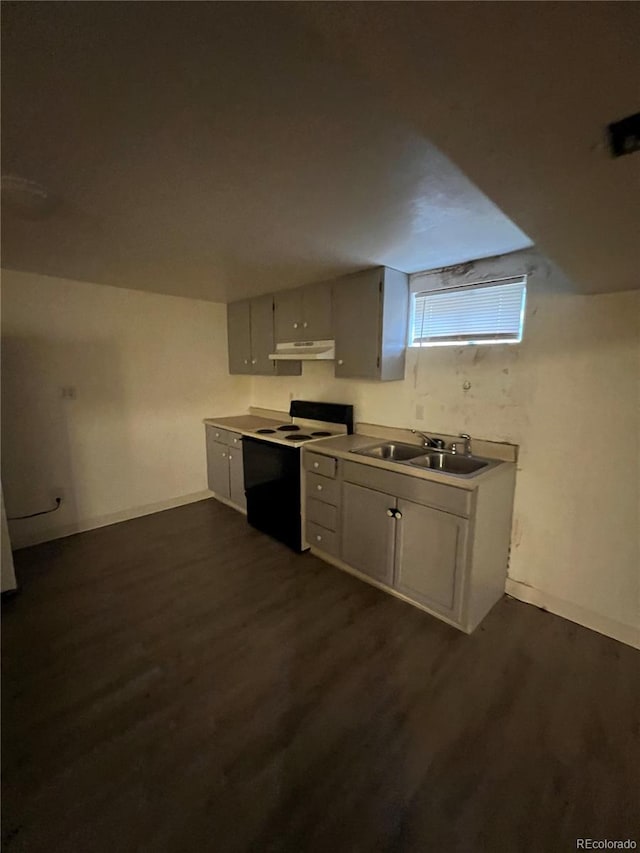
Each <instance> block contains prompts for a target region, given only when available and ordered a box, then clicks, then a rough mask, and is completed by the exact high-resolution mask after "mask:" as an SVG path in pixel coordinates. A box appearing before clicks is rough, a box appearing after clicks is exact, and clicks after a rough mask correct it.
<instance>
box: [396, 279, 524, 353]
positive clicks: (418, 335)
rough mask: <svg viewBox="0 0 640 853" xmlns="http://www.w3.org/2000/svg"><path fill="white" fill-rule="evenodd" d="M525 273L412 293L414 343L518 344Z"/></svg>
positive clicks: (521, 324) (412, 344) (428, 344)
mask: <svg viewBox="0 0 640 853" xmlns="http://www.w3.org/2000/svg"><path fill="white" fill-rule="evenodd" d="M526 293H527V279H526V276H521V277H518V278H510V279H504V280H502V281H493V282H490V283H487V284H474V285H465V286H462V287H456V288H451V289H447V290H436V291H429V292H423V293H415V294H414V295H413V304H412V312H411V329H410V340H411V346H444V345H446V344H449V345H452V344H499V343H518V342H519V341H521V340H522V328H523V324H524V308H525V300H526Z"/></svg>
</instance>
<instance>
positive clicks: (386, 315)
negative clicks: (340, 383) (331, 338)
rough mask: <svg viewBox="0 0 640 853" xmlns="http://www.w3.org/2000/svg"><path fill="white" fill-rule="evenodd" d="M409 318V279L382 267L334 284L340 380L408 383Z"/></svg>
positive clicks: (347, 277) (334, 316)
mask: <svg viewBox="0 0 640 853" xmlns="http://www.w3.org/2000/svg"><path fill="white" fill-rule="evenodd" d="M408 312H409V283H408V277H407V275H405V273H401V272H398V271H397V270H392V269H389V268H388V267H378V268H376V269H372V270H365V271H363V272H359V273H355V274H353V275H350V276H344V277H343V278H341V279H338V280H337V281H335V282H334V284H333V327H334V331H335V341H336V376H338V377H341V378H352V379H377V380H383V381H386V380H392V379H404V368H405V351H406V342H407V325H408Z"/></svg>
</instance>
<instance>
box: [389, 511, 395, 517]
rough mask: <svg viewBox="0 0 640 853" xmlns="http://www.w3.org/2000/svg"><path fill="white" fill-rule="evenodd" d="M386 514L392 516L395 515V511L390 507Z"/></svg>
mask: <svg viewBox="0 0 640 853" xmlns="http://www.w3.org/2000/svg"><path fill="white" fill-rule="evenodd" d="M387 515H388V516H389V518H394V517H395V513H394V511H393V510H392V509H388V510H387Z"/></svg>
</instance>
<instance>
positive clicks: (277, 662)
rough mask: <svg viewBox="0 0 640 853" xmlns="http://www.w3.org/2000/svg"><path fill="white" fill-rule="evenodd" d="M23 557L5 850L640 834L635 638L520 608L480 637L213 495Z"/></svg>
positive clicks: (9, 697) (7, 721) (11, 621)
mask: <svg viewBox="0 0 640 853" xmlns="http://www.w3.org/2000/svg"><path fill="white" fill-rule="evenodd" d="M16 566H17V572H18V578H19V581H20V583H21V588H22V591H21V593H20V594H19V595H18V596H17V597H16V598H14V599H13V600H10V601H8V602H5V603H4V604H3V631H2V633H3V692H2V704H3V766H4V774H3V838H4V843H3V849H4V851H6V853H20V851H33V853H41V851H42V853H45V851H46V853H56V852H57V851H64V853H102V851H105V853H107V851H108V853H120V851H122V852H123V853H133V851H143V853H164V851H166V853H174V851H175V853H178V851H180V853H182V852H183V851H184V853H187V852H188V853H196V851H198V853H200V851H216V853H232V851H251V853H263V851H295V853H307V851H314V853H315V851H319V852H320V851H321V852H322V853H325V851H327V852H328V851H334V853H342V852H343V851H345V853H347V852H348V853H368V851H389V853H391V851H421V853H422V851H436V852H437V853H457V851H460V853H475V851H505V852H506V851H508V853H516V851H541V853H549V852H550V851H564V850H567V851H569V850H574V849H576V838H577V837H591V838H596V839H599V838H608V839H625V838H627V837H631V838H634V839H635V840H636V841H637V842H638V843H639V844H640V833H639V831H638V830H639V828H638V819H637V815H638V783H639V781H640V777H639V771H638V767H639V762H640V753H639V745H638V744H639V741H638V738H639V731H638V714H639V708H640V687H639V686H640V680H639V663H640V654H639V653H638V652H637V651H634V650H633V649H631V648H628V647H625V646H623V645H621V644H619V643H617V642H615V641H613V640H609V639H606V638H605V637H602V636H600V635H598V634H595V633H592V632H590V631H587V630H585V629H582V628H580V627H578V626H576V625H573V624H571V623H570V622H566V621H564V620H562V619H559V618H557V617H554V616H552V615H549V614H547V613H544V612H542V611H539V610H536V609H535V608H533V607H529V606H527V605H524V604H521V603H519V602H516V601H511V600H508V599H504V600H503V601H502V602H501V603H500V604H499V605H498V606H497V607H496V608H494V610H493V611H492V613H491V614H490V615H489V616H488V618H487V619H486V620H485V622H484V623H483V625H482V626H481V627H480V628H479V629H478V631H477V632H476V633H475V634H474V635H473V636H471V637H467V636H465V635H463V634H461V633H458V632H457V631H455V630H453V629H452V628H449V627H447V626H446V625H444V624H441V623H440V622H438V621H436V620H435V619H432V618H431V617H429V616H427V615H426V614H424V613H422V612H420V611H419V610H416V609H414V608H412V607H410V606H409V605H407V604H404V603H403V602H401V601H398V600H396V599H394V598H391V597H389V596H387V595H385V594H383V593H382V592H379V591H378V590H376V589H373V588H372V587H369V586H367V585H365V584H363V583H361V582H359V581H358V580H356V579H354V578H352V577H350V576H349V575H347V574H344V573H342V572H340V571H338V570H336V569H334V568H332V567H330V566H327V565H325V564H324V563H322V562H321V561H320V560H318V559H316V558H314V557H312V556H310V555H303V556H301V555H296V554H293V553H291V552H290V551H288V550H287V549H286V548H285V547H283V546H281V545H279V544H278V543H276V542H274V541H272V540H270V539H269V538H267V537H265V536H262V535H261V534H259V533H257V532H255V531H253V530H252V529H251V528H249V527H248V526H247V524H246V522H245V520H244V518H243V517H242V516H240V515H238V514H236V513H235V512H234V511H233V510H231V509H228V508H226V507H224V506H221V505H220V504H218V503H216V502H214V501H213V500H209V501H203V502H201V503H197V504H191V505H189V506H185V507H180V508H178V509H173V510H169V511H167V512H163V513H158V514H157V515H152V516H147V517H144V518H139V519H136V520H134V521H128V522H125V523H122V524H118V525H114V526H112V527H107V528H103V529H100V530H95V531H92V532H89V533H83V534H80V535H77V536H73V537H70V538H67V539H62V540H58V541H56V542H52V543H48V544H46V545H41V546H37V547H34V548H31V549H26V550H23V551H21V552H18V553H17V554H16ZM559 570H560V567H559Z"/></svg>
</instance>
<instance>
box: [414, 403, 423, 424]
mask: <svg viewBox="0 0 640 853" xmlns="http://www.w3.org/2000/svg"><path fill="white" fill-rule="evenodd" d="M416 420H417V421H423V420H424V406H423V405H422V403H418V404H417V405H416Z"/></svg>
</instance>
